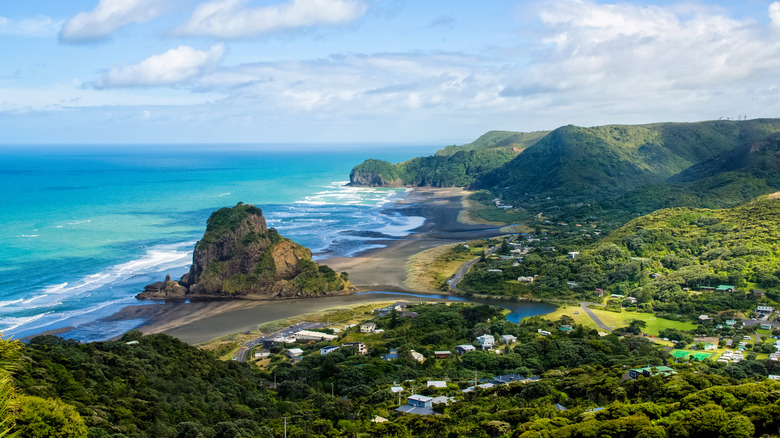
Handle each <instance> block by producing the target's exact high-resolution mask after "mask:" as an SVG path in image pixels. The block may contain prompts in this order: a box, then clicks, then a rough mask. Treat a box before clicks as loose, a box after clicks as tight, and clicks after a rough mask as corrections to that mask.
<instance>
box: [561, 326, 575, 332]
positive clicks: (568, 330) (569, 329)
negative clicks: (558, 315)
mask: <svg viewBox="0 0 780 438" xmlns="http://www.w3.org/2000/svg"><path fill="white" fill-rule="evenodd" d="M573 330H574V329H573V328H572V326H570V325H568V324H565V325H562V326H560V327H558V331H560V332H564V333H566V332H570V331H573Z"/></svg>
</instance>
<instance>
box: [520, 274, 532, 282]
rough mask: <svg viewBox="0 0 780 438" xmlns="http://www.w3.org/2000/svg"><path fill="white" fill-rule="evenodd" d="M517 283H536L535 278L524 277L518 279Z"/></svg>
mask: <svg viewBox="0 0 780 438" xmlns="http://www.w3.org/2000/svg"><path fill="white" fill-rule="evenodd" d="M517 281H519V282H520V283H533V282H534V278H533V277H522V276H521V277H517Z"/></svg>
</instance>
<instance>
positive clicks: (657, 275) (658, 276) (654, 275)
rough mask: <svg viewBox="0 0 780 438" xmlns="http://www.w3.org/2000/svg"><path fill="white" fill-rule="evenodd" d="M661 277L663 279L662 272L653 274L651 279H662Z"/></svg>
mask: <svg viewBox="0 0 780 438" xmlns="http://www.w3.org/2000/svg"><path fill="white" fill-rule="evenodd" d="M661 277H662V275H661V273H660V272H653V273H652V274H650V278H652V279H653V280H655V279H658V278H661Z"/></svg>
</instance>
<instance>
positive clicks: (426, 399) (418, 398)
mask: <svg viewBox="0 0 780 438" xmlns="http://www.w3.org/2000/svg"><path fill="white" fill-rule="evenodd" d="M409 400H416V401H419V402H423V403H426V402H429V401H432V400H433V397H428V396H425V395H422V394H415V395H410V396H409Z"/></svg>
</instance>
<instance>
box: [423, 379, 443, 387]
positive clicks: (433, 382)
mask: <svg viewBox="0 0 780 438" xmlns="http://www.w3.org/2000/svg"><path fill="white" fill-rule="evenodd" d="M425 386H427V387H428V388H430V387H434V388H447V382H445V381H444V380H429V381H428V383H427V384H426V385H425Z"/></svg>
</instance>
